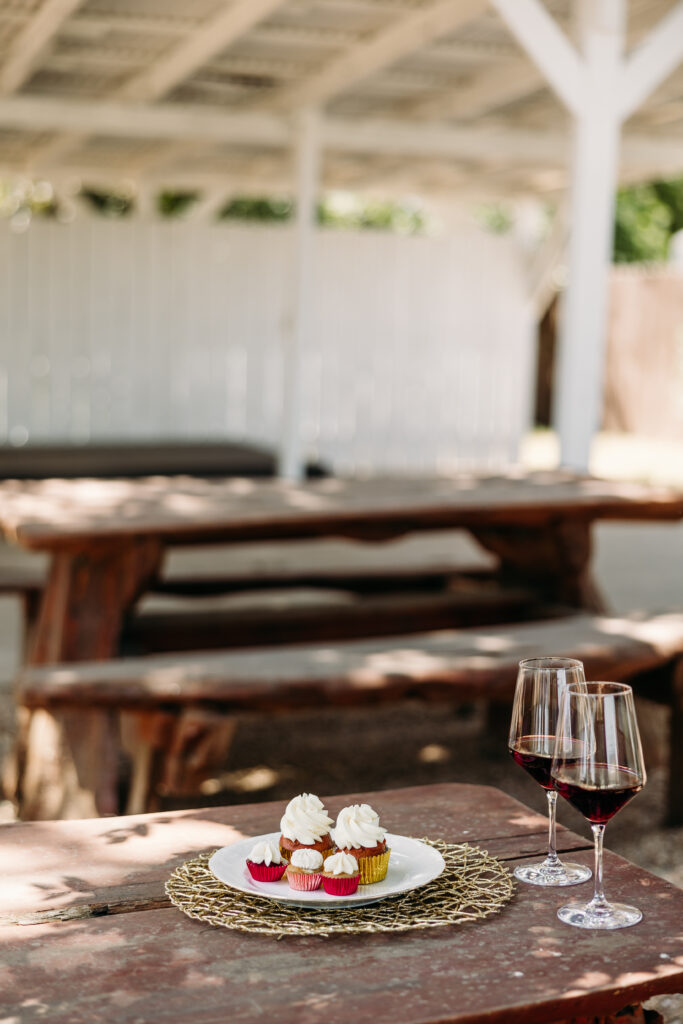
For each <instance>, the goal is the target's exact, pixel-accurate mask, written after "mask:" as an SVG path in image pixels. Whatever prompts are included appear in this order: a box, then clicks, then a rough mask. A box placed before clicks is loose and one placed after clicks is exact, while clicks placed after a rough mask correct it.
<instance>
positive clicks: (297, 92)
mask: <svg viewBox="0 0 683 1024" xmlns="http://www.w3.org/2000/svg"><path fill="white" fill-rule="evenodd" d="M487 5H488V0H459V2H458V3H454V0H433V2H432V3H430V4H428V5H426V6H422V7H420V8H418V9H417V10H415V11H411V13H410V14H407V15H404V16H402V17H400V18H398V19H396V20H394V21H393V22H392V23H391V25H390V26H389V28H387V29H382V30H381V31H379V32H376V33H375V34H374V35H372V36H370V37H369V38H367V39H365V40H360V41H356V42H355V43H353V44H351V45H350V46H348V47H347V48H346V49H344V50H343V51H342V53H341V55H340V56H337V57H334V58H332V59H331V60H330V61H329V63H328V64H326V65H325V66H324V67H323V68H322V70H320V71H318V72H315V73H314V74H312V75H309V76H308V77H307V78H305V79H304V80H303V81H301V82H296V83H294V84H293V85H290V86H284V87H283V88H281V89H279V90H277V91H276V92H275V93H274V94H272V95H271V97H270V99H269V100H266V101H265V102H266V104H267V105H268V106H269V107H270V106H272V107H274V108H276V109H278V110H282V109H285V110H291V109H295V108H297V107H311V106H322V105H323V104H325V103H327V102H328V101H329V100H331V99H333V98H334V97H335V96H337V95H339V94H340V93H343V92H346V91H348V90H349V89H351V88H353V86H355V85H356V84H357V83H358V82H361V81H363V79H365V78H368V77H369V76H370V75H372V74H375V72H377V71H380V70H381V69H382V68H385V67H389V66H390V65H391V64H395V63H396V61H398V60H400V59H401V57H405V56H407V55H408V54H411V53H414V52H415V51H416V50H419V49H420V48H421V47H423V46H425V45H426V44H427V43H429V42H431V41H432V40H433V39H438V38H439V37H440V36H444V35H447V34H448V33H450V32H455V31H456V30H457V29H458V28H460V27H461V26H462V25H466V24H467V23H468V22H470V21H474V20H475V19H476V18H478V17H479V16H480V15H481V14H483V13H484V11H485V10H486V7H487Z"/></svg>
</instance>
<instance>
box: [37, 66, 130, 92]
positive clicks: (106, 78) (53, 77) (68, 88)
mask: <svg viewBox="0 0 683 1024" xmlns="http://www.w3.org/2000/svg"><path fill="white" fill-rule="evenodd" d="M125 77H126V75H125V72H124V71H122V72H121V73H120V74H118V75H115V74H97V73H95V72H93V71H92V70H90V69H86V68H84V69H83V71H82V72H73V71H58V70H56V69H54V70H52V69H50V67H49V66H47V67H43V68H39V69H38V71H36V72H35V73H34V74H33V75H31V77H30V78H29V79H28V80H27V81H26V82H25V83H24V85H23V86H22V89H21V92H22V93H27V94H29V95H32V96H36V95H39V96H56V95H58V96H64V97H75V98H81V99H82V98H83V97H84V96H87V97H88V99H91V100H92V99H103V98H104V97H105V96H107V95H108V94H109V93H110V92H111V90H112V88H115V87H116V85H117V84H118V83H119V82H122V81H123V80H124V78H125Z"/></svg>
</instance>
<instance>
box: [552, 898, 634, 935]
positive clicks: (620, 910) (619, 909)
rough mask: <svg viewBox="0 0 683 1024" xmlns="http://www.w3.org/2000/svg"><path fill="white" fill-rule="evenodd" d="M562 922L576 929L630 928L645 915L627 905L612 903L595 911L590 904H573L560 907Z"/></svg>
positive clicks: (559, 912) (558, 913)
mask: <svg viewBox="0 0 683 1024" xmlns="http://www.w3.org/2000/svg"><path fill="white" fill-rule="evenodd" d="M557 916H558V917H559V919H560V921H564V923H565V924H571V925H573V926H574V928H591V929H604V930H606V931H611V930H612V929H614V928H630V926H631V925H633V924H638V922H639V921H641V920H642V917H643V915H642V914H641V912H640V911H639V910H638V908H637V907H629V906H627V905H626V904H625V903H610V904H609V905H608V906H607V907H605V909H604V910H601V911H595V910H593V909H592V908H591V906H590V904H588V905H585V904H579V903H576V904H571V903H568V904H567V905H566V906H564V907H560V909H559V910H558V912H557Z"/></svg>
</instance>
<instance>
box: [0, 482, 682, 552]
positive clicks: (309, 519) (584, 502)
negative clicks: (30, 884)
mask: <svg viewBox="0 0 683 1024" xmlns="http://www.w3.org/2000/svg"><path fill="white" fill-rule="evenodd" d="M563 517H567V518H575V519H583V520H586V521H589V520H591V519H605V518H612V519H631V518H633V519H638V518H641V519H671V520H676V519H680V518H682V517H683V495H680V494H677V493H675V492H672V491H669V490H666V489H657V488H650V487H645V486H642V485H639V484H633V483H624V482H619V483H617V482H607V481H599V480H594V479H589V478H585V479H583V478H577V477H575V476H573V475H572V474H569V473H561V472H558V473H546V474H530V475H529V476H527V477H525V478H514V479H513V478H505V477H489V478H476V477H464V476H463V477H456V478H404V479H398V478H396V479H393V478H392V479H389V478H373V479H368V480H362V479H357V480H342V479H329V480H322V481H316V482H310V483H302V484H294V483H288V482H285V481H265V480H264V481H256V480H226V481H206V480H198V479H193V478H185V479H179V478H177V477H176V478H172V479H163V478H156V477H155V478H150V479H142V480H112V481H109V480H101V481H94V480H45V481H37V482H29V481H27V482H13V481H5V482H4V483H2V484H0V526H1V527H2V529H4V531H5V532H6V534H7V535H8V537H9V538H10V539H12V540H14V541H16V542H17V543H19V544H22V545H24V546H25V547H28V548H32V549H52V550H54V549H55V548H56V547H59V546H60V545H65V546H69V545H70V546H74V545H78V544H83V543H85V542H87V541H88V540H89V539H90V538H93V537H98V538H100V539H105V538H107V539H109V538H122V537H131V536H135V535H149V534H154V535H155V536H158V537H160V538H162V539H163V540H164V542H165V543H193V542H202V543H208V542H211V541H214V540H221V541H224V542H236V541H242V540H264V539H274V540H275V539H278V538H284V537H315V536H324V535H337V536H357V537H361V538H363V539H366V540H381V539H389V538H390V537H395V536H400V535H401V534H402V533H407V532H410V531H412V530H420V529H439V528H442V529H448V528H455V527H464V528H483V527H485V526H500V527H502V526H511V525H517V526H520V525H521V526H524V525H527V526H534V525H536V526H542V525H545V524H547V523H548V522H553V521H557V520H558V519H561V518H563Z"/></svg>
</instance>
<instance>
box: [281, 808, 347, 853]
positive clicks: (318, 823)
mask: <svg viewBox="0 0 683 1024" xmlns="http://www.w3.org/2000/svg"><path fill="white" fill-rule="evenodd" d="M331 824H332V818H329V817H328V815H327V811H326V810H325V808H324V807H323V805H322V802H321V801H320V800H319V799H318V797H317V796H314V795H313V793H302V794H301V796H295V797H294V799H293V800H290V801H289V803H288V804H287V809H286V810H285V813H284V814H283V816H282V821H281V822H280V831H281V833H282V835H281V836H280V853H281V854H282V856H283V857H284V858H285V860H291V859H292V854H293V853H294V851H295V850H301V849H306V850H317V851H318V853H321V854H322V856H323V859H324V858H325V857H328V856H329V855H330V854H331V853H333V852H334V849H333V845H332V836H331V835H330V825H331Z"/></svg>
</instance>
